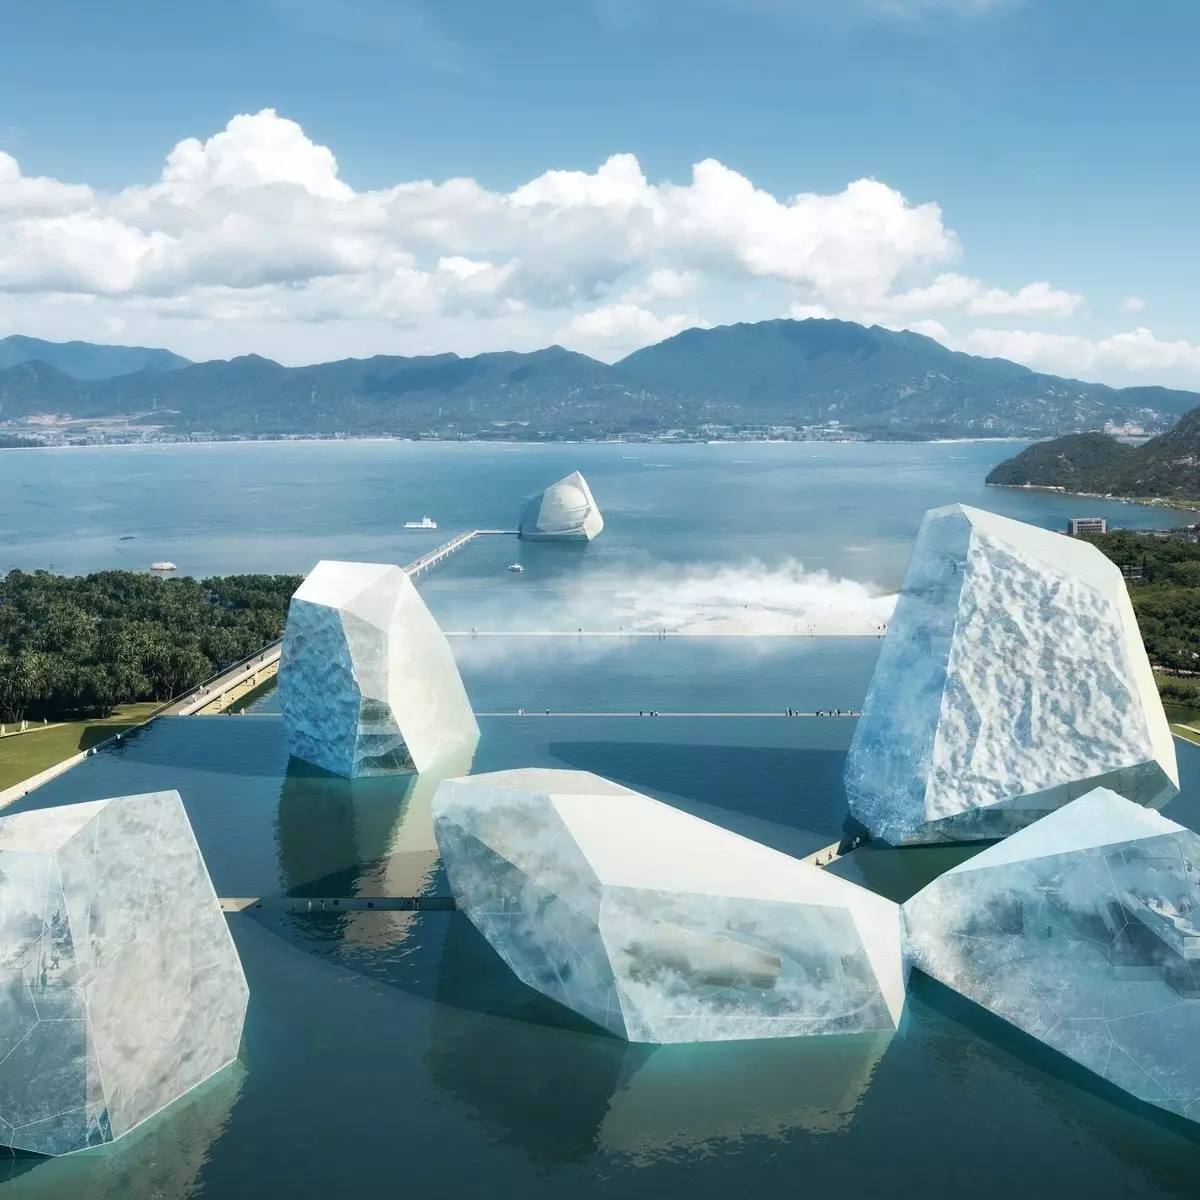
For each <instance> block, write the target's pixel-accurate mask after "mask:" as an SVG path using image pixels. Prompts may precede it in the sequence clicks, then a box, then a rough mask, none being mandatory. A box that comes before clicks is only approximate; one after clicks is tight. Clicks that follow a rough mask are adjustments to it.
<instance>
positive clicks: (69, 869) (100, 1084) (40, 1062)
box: [0, 792, 249, 1155]
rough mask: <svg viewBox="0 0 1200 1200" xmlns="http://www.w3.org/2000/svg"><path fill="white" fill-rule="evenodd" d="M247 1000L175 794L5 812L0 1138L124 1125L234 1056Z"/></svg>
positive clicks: (34, 1147)
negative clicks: (12, 812)
mask: <svg viewBox="0 0 1200 1200" xmlns="http://www.w3.org/2000/svg"><path fill="white" fill-rule="evenodd" d="M248 996H249V991H248V989H247V986H246V977H245V975H244V974H243V972H242V964H241V961H240V959H239V958H238V954H237V950H236V948H235V947H234V944H233V939H232V938H231V937H230V934H229V928H228V926H227V925H226V923H225V918H224V916H223V915H222V913H221V910H220V907H219V905H218V903H217V897H216V894H215V892H214V891H213V886H212V882H211V880H210V879H209V876H208V870H207V868H206V867H205V865H204V860H203V858H202V857H201V855H200V850H199V847H198V846H197V845H196V839H195V836H194V835H193V833H192V827H191V825H190V823H189V822H188V818H187V814H186V813H185V812H184V808H183V803H182V802H181V800H180V798H179V793H178V792H151V793H148V794H146V795H141V796H126V797H123V798H121V799H115V800H97V801H93V802H91V803H87V804H72V805H68V806H66V807H62V808H45V809H37V810H35V811H32V812H24V813H19V814H16V815H14V816H10V817H3V818H0V1145H5V1146H8V1147H10V1148H12V1149H14V1150H19V1151H25V1152H29V1153H35V1154H46V1155H58V1154H67V1153H69V1152H71V1151H73V1150H81V1149H83V1148H84V1147H86V1146H97V1145H101V1144H103V1143H105V1142H111V1141H113V1140H114V1139H115V1138H119V1137H121V1136H122V1135H123V1134H126V1133H128V1132H129V1131H130V1130H131V1129H134V1128H135V1127H136V1126H137V1125H139V1124H140V1123H141V1122H142V1121H144V1120H146V1118H147V1117H150V1116H153V1115H154V1114H155V1113H156V1112H158V1111H159V1110H160V1109H162V1108H165V1107H166V1106H167V1105H168V1104H170V1103H171V1102H172V1101H174V1100H177V1099H179V1098H180V1097H181V1096H183V1095H184V1094H185V1093H186V1092H188V1091H190V1090H191V1089H192V1088H194V1087H195V1086H196V1085H197V1084H200V1083H202V1082H203V1081H204V1080H206V1079H208V1078H209V1077H210V1076H212V1075H214V1074H215V1073H216V1072H217V1071H220V1070H221V1069H222V1068H223V1067H225V1066H227V1065H228V1064H229V1063H231V1062H233V1060H234V1059H235V1058H236V1057H237V1054H238V1047H239V1045H240V1043H241V1036H242V1024H243V1021H244V1019H245V1015H246V1004H247V999H248Z"/></svg>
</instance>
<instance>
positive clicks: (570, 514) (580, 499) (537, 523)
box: [519, 471, 604, 542]
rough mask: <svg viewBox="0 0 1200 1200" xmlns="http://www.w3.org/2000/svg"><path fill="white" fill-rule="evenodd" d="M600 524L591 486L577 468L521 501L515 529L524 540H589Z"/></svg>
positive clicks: (596, 532)
mask: <svg viewBox="0 0 1200 1200" xmlns="http://www.w3.org/2000/svg"><path fill="white" fill-rule="evenodd" d="M603 528H604V518H603V517H602V516H601V515H600V510H599V508H597V507H596V501H595V498H594V497H593V496H592V489H591V488H589V487H588V485H587V480H586V479H584V477H583V476H582V475H580V473H579V472H578V471H572V472H571V474H570V475H568V476H567V477H566V478H565V479H560V480H559V481H558V482H557V483H556V484H553V485H552V486H550V487H548V488H547V489H546V490H545V491H544V492H540V493H539V494H538V495H536V496H534V497H533V499H532V500H528V501H526V503H525V507H524V508H523V509H522V510H521V522H520V525H519V532H520V535H521V537H522V538H524V539H525V540H526V541H543V542H550V541H555V542H590V541H591V540H592V538H594V537H595V536H596V535H597V534H598V533H599V532H600V531H601V530H602V529H603Z"/></svg>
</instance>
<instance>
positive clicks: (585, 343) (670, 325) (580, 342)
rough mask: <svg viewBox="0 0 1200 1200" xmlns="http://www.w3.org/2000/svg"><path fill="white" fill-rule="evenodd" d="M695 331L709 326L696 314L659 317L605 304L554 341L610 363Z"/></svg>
mask: <svg viewBox="0 0 1200 1200" xmlns="http://www.w3.org/2000/svg"><path fill="white" fill-rule="evenodd" d="M697 327H699V328H707V327H708V322H707V321H704V320H702V319H701V318H700V317H698V316H697V315H696V314H695V313H671V314H670V315H668V316H665V317H659V316H656V315H655V314H654V313H652V312H650V311H649V310H648V309H645V308H639V307H638V306H637V305H636V304H606V305H604V306H603V307H601V308H596V309H592V310H591V311H590V312H585V313H580V314H579V315H578V316H576V317H573V318H572V319H571V321H570V322H569V323H568V324H567V325H566V326H565V327H564V328H563V329H562V330H561V331H560V332H559V335H558V338H557V340H558V341H560V342H561V343H562V344H563V345H564V346H567V347H569V348H571V349H573V350H581V351H583V352H584V353H590V354H594V355H595V356H596V357H597V358H603V359H610V360H611V359H615V358H618V357H621V356H622V355H624V354H628V353H630V352H631V351H633V350H637V349H639V348H640V347H642V346H649V345H651V344H652V343H653V342H661V341H662V340H663V339H664V338H669V337H674V336H675V334H677V333H681V332H682V331H683V330H685V329H693V328H697Z"/></svg>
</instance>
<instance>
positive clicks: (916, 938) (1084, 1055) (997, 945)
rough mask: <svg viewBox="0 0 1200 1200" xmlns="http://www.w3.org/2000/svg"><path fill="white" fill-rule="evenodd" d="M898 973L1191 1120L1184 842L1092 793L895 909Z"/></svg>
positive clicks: (1199, 998) (1104, 793)
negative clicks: (908, 966)
mask: <svg viewBox="0 0 1200 1200" xmlns="http://www.w3.org/2000/svg"><path fill="white" fill-rule="evenodd" d="M904 922H905V926H906V930H907V950H908V954H909V955H910V957H911V960H912V962H913V965H915V966H917V967H919V968H920V969H921V970H922V971H924V972H925V973H926V974H927V975H931V976H933V978H935V979H937V980H940V981H941V982H942V983H944V984H945V985H946V986H947V987H950V988H953V989H954V990H955V991H956V992H960V993H961V994H962V995H964V996H967V997H968V998H969V999H971V1000H974V1001H975V1002H976V1003H977V1004H980V1005H982V1006H983V1007H984V1008H986V1009H988V1010H989V1011H990V1012H993V1013H995V1014H996V1015H997V1016H999V1017H1002V1018H1003V1019H1004V1020H1006V1021H1008V1022H1010V1023H1011V1024H1013V1025H1015V1026H1017V1028H1019V1029H1022V1030H1024V1031H1025V1032H1026V1033H1027V1034H1030V1035H1031V1036H1033V1037H1035V1038H1037V1039H1038V1040H1039V1041H1041V1042H1044V1043H1045V1044H1046V1045H1048V1046H1051V1047H1053V1048H1054V1049H1055V1050H1058V1051H1061V1052H1062V1053H1063V1054H1065V1055H1066V1056H1067V1057H1068V1058H1071V1059H1074V1060H1075V1062H1077V1063H1080V1064H1082V1065H1083V1066H1084V1067H1087V1068H1088V1069H1089V1070H1091V1071H1094V1072H1096V1074H1098V1075H1100V1076H1102V1077H1103V1078H1105V1079H1107V1080H1108V1081H1109V1082H1110V1083H1113V1084H1115V1085H1116V1086H1117V1087H1119V1088H1122V1089H1124V1090H1125V1091H1127V1092H1129V1093H1130V1094H1132V1095H1134V1096H1136V1097H1137V1098H1138V1099H1139V1100H1145V1101H1147V1102H1149V1103H1150V1104H1155V1105H1158V1106H1159V1107H1160V1108H1164V1109H1168V1110H1169V1111H1171V1112H1174V1113H1178V1114H1180V1115H1182V1116H1185V1117H1188V1118H1190V1119H1192V1120H1200V837H1197V835H1196V834H1194V833H1193V832H1192V831H1191V830H1189V829H1184V828H1183V827H1182V826H1180V825H1176V824H1175V823H1174V822H1173V821H1169V820H1167V819H1166V818H1165V817H1163V816H1161V815H1160V814H1159V813H1156V812H1153V811H1151V810H1148V809H1146V808H1143V807H1141V806H1140V805H1137V804H1134V803H1132V802H1130V801H1129V800H1126V799H1125V798H1124V797H1122V796H1118V795H1116V793H1114V792H1111V791H1108V790H1107V789H1104V788H1099V789H1097V790H1095V791H1093V792H1091V793H1089V794H1088V795H1086V796H1084V797H1082V798H1081V799H1079V800H1075V801H1073V802H1072V803H1070V804H1068V805H1067V806H1066V807H1065V808H1061V809H1059V810H1058V811H1056V812H1053V813H1051V814H1050V815H1049V816H1046V817H1043V818H1042V819H1041V820H1040V821H1038V822H1037V823H1036V824H1034V825H1030V826H1029V827H1028V828H1026V829H1022V830H1021V831H1019V832H1018V833H1014V834H1013V835H1012V836H1011V837H1010V838H1008V839H1007V840H1006V841H1004V842H1001V843H999V844H998V845H995V846H990V847H988V848H987V849H986V850H984V851H983V852H982V853H981V854H978V855H976V856H975V857H974V858H971V859H968V860H967V861H966V862H964V863H961V864H960V865H959V866H957V867H954V868H953V869H952V870H950V871H947V872H946V874H944V875H942V876H940V877H939V878H938V879H936V880H934V881H933V883H931V884H929V885H928V886H926V887H925V888H923V889H922V890H921V891H920V892H918V893H917V894H916V895H915V896H913V897H912V899H910V900H909V901H908V902H907V903H906V904H905V905H904Z"/></svg>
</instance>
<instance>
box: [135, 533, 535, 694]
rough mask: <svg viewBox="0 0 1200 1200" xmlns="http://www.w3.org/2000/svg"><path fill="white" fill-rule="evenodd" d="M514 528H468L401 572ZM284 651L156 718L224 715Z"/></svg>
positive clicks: (205, 687)
mask: <svg viewBox="0 0 1200 1200" xmlns="http://www.w3.org/2000/svg"><path fill="white" fill-rule="evenodd" d="M516 534H517V531H516V530H515V529H471V530H468V531H467V532H466V533H460V534H459V535H458V536H457V537H453V538H451V539H450V540H449V541H448V542H444V543H443V544H442V545H440V546H438V547H437V548H436V549H435V550H430V551H429V553H428V554H423V555H421V557H420V558H418V559H416V560H414V561H413V562H410V563H409V564H408V566H406V567H405V568H404V569H405V571H407V572H408V574H409V575H411V576H413V577H415V576H417V575H419V574H420V573H421V572H422V571H427V570H428V569H429V568H430V567H432V566H436V565H437V564H438V563H440V562H441V561H442V560H443V559H446V558H449V556H450V555H451V554H453V553H454V552H455V551H456V550H461V549H462V548H463V547H464V546H465V545H466V544H467V543H468V542H470V541H472V540H473V539H475V538H477V537H515V536H516ZM282 649H283V638H277V639H276V640H275V641H273V642H271V643H270V644H269V645H267V646H264V647H263V648H262V649H261V650H258V651H255V653H254V654H251V655H250V656H249V657H247V658H243V659H242V660H241V661H240V662H236V663H234V664H233V666H231V667H226V668H225V670H224V671H222V672H220V673H219V674H217V675H214V676H213V677H212V678H211V679H206V680H205V681H204V682H203V683H201V684H197V686H196V687H194V688H192V689H191V690H190V691H188V692H185V693H184V694H183V695H182V696H179V697H177V698H176V699H175V700H173V701H171V703H170V704H168V705H167V706H166V707H165V708H163V709H162V710H161V711H160V712H158V713H156V714H155V715H156V716H163V717H191V716H197V715H200V716H213V715H215V714H216V713H221V712H227V711H228V710H229V709H230V707H231V706H232V705H234V704H236V703H237V701H238V700H240V699H242V698H243V697H245V696H248V695H249V694H250V693H251V692H253V691H254V690H255V689H256V688H259V687H261V686H262V685H263V684H264V683H266V682H267V680H268V679H270V678H271V677H272V676H273V675H276V674H278V672H279V655H280V652H281V651H282Z"/></svg>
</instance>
